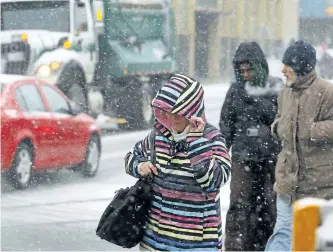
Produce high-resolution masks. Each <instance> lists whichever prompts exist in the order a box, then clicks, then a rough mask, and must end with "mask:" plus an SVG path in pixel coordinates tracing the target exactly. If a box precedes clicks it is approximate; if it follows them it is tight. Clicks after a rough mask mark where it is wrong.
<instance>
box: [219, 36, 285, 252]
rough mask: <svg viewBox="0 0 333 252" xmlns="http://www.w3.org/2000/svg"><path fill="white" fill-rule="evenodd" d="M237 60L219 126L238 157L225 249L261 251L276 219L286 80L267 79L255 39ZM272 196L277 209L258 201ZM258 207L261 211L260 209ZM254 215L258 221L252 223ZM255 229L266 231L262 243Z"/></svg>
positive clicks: (238, 53) (238, 52)
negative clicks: (247, 73)
mask: <svg viewBox="0 0 333 252" xmlns="http://www.w3.org/2000/svg"><path fill="white" fill-rule="evenodd" d="M242 63H249V64H250V66H251V69H252V76H253V78H252V80H251V81H246V80H245V79H244V78H243V76H242V75H241V73H240V72H239V66H240V64H242ZM233 64H234V68H235V76H236V82H235V83H233V84H232V85H231V86H230V89H229V90H228V93H227V95H226V98H225V101H224V104H223V107H222V110H221V117H220V130H221V133H222V135H223V136H224V137H225V139H226V144H227V147H228V149H229V148H230V147H231V146H232V157H233V162H232V178H231V179H232V181H231V199H230V206H229V211H228V214H227V225H226V242H225V247H226V250H260V249H261V250H262V249H263V248H264V247H265V244H266V241H267V239H268V237H269V236H270V235H271V233H272V230H273V226H274V222H275V208H274V207H275V194H274V192H273V181H274V176H273V174H274V167H275V163H276V156H277V154H278V153H279V151H280V150H281V147H280V143H279V141H277V140H276V139H274V138H273V137H272V135H271V134H270V125H271V124H272V123H273V121H274V118H275V115H276V112H277V97H278V92H279V91H280V89H281V88H282V81H281V80H280V79H278V78H273V77H268V72H269V70H268V64H267V60H266V58H265V55H264V53H263V52H262V50H261V48H260V47H259V45H258V44H257V43H255V42H244V43H241V44H240V45H239V47H238V48H237V50H236V53H235V56H234V58H233ZM254 181H256V182H254ZM254 183H256V184H254ZM265 190H266V192H265ZM267 195H271V196H269V198H268V199H266V200H268V201H270V204H271V205H272V206H273V207H272V208H267V207H266V205H265V202H264V201H262V202H256V201H255V200H254V199H255V198H256V197H266V196H267ZM267 197H268V196H267ZM257 207H258V209H261V210H260V211H259V212H257ZM250 218H251V219H253V220H255V221H249V219H250ZM258 218H263V222H262V223H260V222H258V221H256V220H257V219H258ZM261 224H262V225H261ZM253 230H256V234H258V233H261V234H262V235H259V236H260V237H261V239H260V240H261V241H258V242H254V237H253V232H254V231H253ZM240 233H241V234H242V236H240ZM254 243H255V244H254Z"/></svg>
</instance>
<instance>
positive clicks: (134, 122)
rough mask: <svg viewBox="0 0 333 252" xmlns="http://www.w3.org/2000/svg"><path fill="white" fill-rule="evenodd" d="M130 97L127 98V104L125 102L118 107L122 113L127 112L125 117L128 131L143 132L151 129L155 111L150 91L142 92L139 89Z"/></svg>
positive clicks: (130, 94)
mask: <svg viewBox="0 0 333 252" xmlns="http://www.w3.org/2000/svg"><path fill="white" fill-rule="evenodd" d="M128 96H129V98H127V97H126V99H127V102H123V103H122V106H119V107H118V108H119V110H120V111H121V110H123V111H126V114H124V116H125V118H126V119H127V121H128V123H127V125H126V127H127V129H131V130H142V129H148V128H150V127H151V125H152V122H153V110H152V107H151V102H152V99H153V94H152V93H151V92H148V91H144V92H142V91H141V90H140V88H138V89H137V90H135V91H134V92H132V93H129V94H128ZM121 107H122V108H121ZM120 111H119V112H120Z"/></svg>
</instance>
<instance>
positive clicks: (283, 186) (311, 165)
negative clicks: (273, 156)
mask: <svg viewBox="0 0 333 252" xmlns="http://www.w3.org/2000/svg"><path fill="white" fill-rule="evenodd" d="M278 111H279V112H278V114H277V117H276V120H275V121H274V123H273V124H272V134H273V135H274V136H275V137H276V138H279V139H280V140H281V141H282V143H283V149H282V151H281V153H280V154H279V157H278V162H277V165H276V173H275V176H276V182H275V184H274V190H275V191H276V192H277V193H279V194H283V195H287V196H289V197H292V198H293V199H299V198H303V197H311V196H313V197H319V198H326V199H330V198H333V85H332V84H331V83H330V82H328V81H325V80H322V79H320V78H319V77H317V75H316V73H315V71H312V72H311V73H309V74H307V75H306V76H304V77H302V78H300V79H299V80H298V81H296V82H295V83H293V84H292V85H291V86H290V87H289V86H285V87H284V89H283V90H282V92H281V94H280V97H279V109H278Z"/></svg>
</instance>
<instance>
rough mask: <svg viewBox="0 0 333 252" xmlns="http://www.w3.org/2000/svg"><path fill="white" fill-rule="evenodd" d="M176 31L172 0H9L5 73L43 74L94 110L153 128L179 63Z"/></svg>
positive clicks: (4, 21) (4, 14) (4, 10)
mask: <svg viewBox="0 0 333 252" xmlns="http://www.w3.org/2000/svg"><path fill="white" fill-rule="evenodd" d="M173 29H174V25H173V15H172V9H171V7H170V5H168V4H166V2H165V1H164V0H142V1H137V0H103V1H102V0H67V1H65V0H56V1H50V0H45V1H41V0H19V1H14V0H3V1H1V63H2V64H1V65H2V69H1V73H6V74H21V75H22V74H23V75H35V76H37V77H39V78H41V79H43V80H46V81H48V82H49V83H51V84H54V85H57V86H58V87H59V88H60V89H61V90H62V91H63V92H64V93H65V94H66V95H67V96H68V97H69V98H70V99H72V100H73V101H74V102H75V103H77V104H78V105H80V106H81V107H82V108H83V109H84V110H85V111H86V112H88V113H90V114H91V115H95V116H96V117H97V115H100V114H105V115H107V116H108V117H109V118H111V119H113V120H109V121H112V122H116V124H122V123H125V122H126V123H127V124H128V125H129V127H130V128H140V127H142V126H145V127H147V126H149V125H151V122H152V120H153V114H152V110H151V106H150V103H151V100H152V98H153V96H154V95H155V93H156V91H157V90H158V88H159V86H160V85H161V83H162V82H163V81H165V80H166V79H167V78H168V77H169V76H170V75H171V74H172V73H173V72H174V71H175V70H176V68H177V64H176V62H175V59H174V57H173V52H174V36H175V34H174V32H173ZM134 124H136V125H134Z"/></svg>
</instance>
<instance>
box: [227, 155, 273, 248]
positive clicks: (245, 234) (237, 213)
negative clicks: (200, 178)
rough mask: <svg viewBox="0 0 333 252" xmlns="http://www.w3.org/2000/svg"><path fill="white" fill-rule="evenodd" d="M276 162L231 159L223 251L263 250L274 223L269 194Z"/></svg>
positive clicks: (270, 195) (271, 188)
mask: <svg viewBox="0 0 333 252" xmlns="http://www.w3.org/2000/svg"><path fill="white" fill-rule="evenodd" d="M275 164H276V160H273V161H269V160H265V161H260V162H242V161H239V160H233V162H232V168H231V183H230V189H231V194H230V206H229V210H228V213H227V220H226V239H225V249H226V251H243V250H246V251H263V250H264V249H265V246H266V243H267V240H268V238H269V237H270V235H271V234H272V233H273V228H274V225H275V220H276V205H275V201H276V195H275V193H274V191H273V184H274V181H275V176H274V170H275V169H274V168H275Z"/></svg>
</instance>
